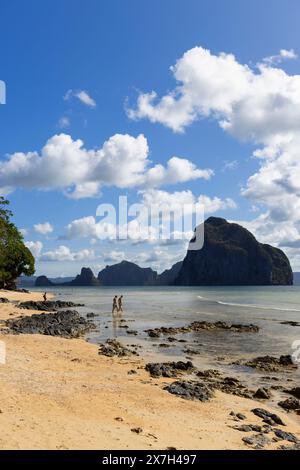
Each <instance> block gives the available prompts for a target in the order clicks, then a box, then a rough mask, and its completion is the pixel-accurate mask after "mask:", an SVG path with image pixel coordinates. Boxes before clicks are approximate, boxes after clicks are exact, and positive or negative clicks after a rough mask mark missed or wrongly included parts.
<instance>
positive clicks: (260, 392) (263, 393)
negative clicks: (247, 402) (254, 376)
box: [253, 387, 272, 400]
mask: <svg viewBox="0 0 300 470" xmlns="http://www.w3.org/2000/svg"><path fill="white" fill-rule="evenodd" d="M271 396H272V395H271V393H270V392H269V390H268V389H267V388H264V387H261V388H258V389H257V390H256V392H255V394H254V395H253V398H260V399H262V400H269V399H270V398H271Z"/></svg>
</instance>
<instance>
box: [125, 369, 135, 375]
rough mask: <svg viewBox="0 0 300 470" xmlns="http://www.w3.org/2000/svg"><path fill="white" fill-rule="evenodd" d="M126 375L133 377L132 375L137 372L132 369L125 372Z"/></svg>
mask: <svg viewBox="0 0 300 470" xmlns="http://www.w3.org/2000/svg"><path fill="white" fill-rule="evenodd" d="M127 374H128V375H134V374H137V371H136V370H134V369H131V370H129V371H128V372H127Z"/></svg>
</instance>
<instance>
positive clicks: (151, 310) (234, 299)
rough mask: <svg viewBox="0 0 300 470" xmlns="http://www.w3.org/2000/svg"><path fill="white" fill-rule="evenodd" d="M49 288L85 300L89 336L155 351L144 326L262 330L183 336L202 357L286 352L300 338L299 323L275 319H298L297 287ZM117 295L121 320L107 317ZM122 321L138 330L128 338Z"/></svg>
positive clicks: (299, 299) (63, 296) (299, 300)
mask: <svg viewBox="0 0 300 470" xmlns="http://www.w3.org/2000/svg"><path fill="white" fill-rule="evenodd" d="M40 290H41V289H40ZM51 291H52V292H53V293H55V295H56V296H57V298H60V299H66V300H73V301H74V302H80V303H84V304H85V307H82V308H79V309H78V310H79V311H80V312H81V313H82V314H86V313H88V312H94V313H96V314H98V315H99V316H97V317H96V318H95V319H94V322H95V323H96V325H97V331H95V332H93V333H92V334H90V335H89V340H90V341H93V342H100V341H103V340H105V339H107V338H111V337H118V338H123V339H124V340H125V339H126V340H127V341H129V342H131V343H133V342H134V343H136V342H140V341H142V342H144V343H145V345H146V346H147V347H146V351H148V352H151V350H152V352H153V351H156V350H157V346H155V347H156V350H155V349H154V350H153V347H154V346H153V345H154V344H155V343H158V344H159V343H161V342H163V341H164V339H158V340H153V338H148V336H147V334H146V333H144V330H145V329H147V328H154V327H157V326H173V325H174V326H179V325H186V324H188V323H190V322H192V321H195V320H207V321H217V320H224V321H228V322H238V323H255V324H257V325H258V326H260V328H261V330H260V332H259V333H257V334H251V333H231V332H228V331H220V332H212V333H209V332H206V331H203V332H199V333H191V334H185V335H182V338H184V339H185V340H188V343H189V344H192V343H193V344H194V345H196V346H197V347H199V348H201V356H202V357H203V358H204V357H211V356H214V357H216V356H219V355H224V354H225V355H228V356H230V357H233V358H235V357H240V356H243V357H246V356H253V355H263V354H273V355H277V354H291V353H292V349H291V345H292V343H293V341H295V340H297V339H300V327H293V326H290V325H282V324H281V323H280V322H281V321H285V320H293V321H299V322H300V286H283V287H100V288H99V287H77V288H71V287H55V288H51ZM120 294H123V296H124V313H123V320H124V319H125V320H126V322H124V321H123V322H120V318H117V317H112V315H111V304H112V298H113V296H114V295H120ZM122 323H123V324H127V325H128V326H129V328H130V329H134V330H137V331H138V336H131V337H129V335H128V334H127V333H126V329H125V328H122V327H121V326H122ZM152 346H153V347H152ZM174 348H175V346H174V347H173V345H172V348H168V350H165V351H164V352H163V353H164V355H168V356H170V355H172V354H174V353H175V352H176V354H177V353H178V346H177V347H176V350H175V351H174Z"/></svg>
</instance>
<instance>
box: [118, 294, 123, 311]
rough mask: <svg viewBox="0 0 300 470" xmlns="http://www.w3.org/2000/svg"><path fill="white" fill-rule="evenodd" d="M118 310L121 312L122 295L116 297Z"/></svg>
mask: <svg viewBox="0 0 300 470" xmlns="http://www.w3.org/2000/svg"><path fill="white" fill-rule="evenodd" d="M118 312H123V295H120V297H119V298H118Z"/></svg>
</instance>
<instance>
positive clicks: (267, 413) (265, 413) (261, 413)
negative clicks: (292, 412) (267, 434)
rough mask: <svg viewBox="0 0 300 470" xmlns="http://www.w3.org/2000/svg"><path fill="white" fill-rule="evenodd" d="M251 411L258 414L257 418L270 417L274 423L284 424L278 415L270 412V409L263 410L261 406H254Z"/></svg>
mask: <svg viewBox="0 0 300 470" xmlns="http://www.w3.org/2000/svg"><path fill="white" fill-rule="evenodd" d="M251 411H252V413H254V414H255V415H256V416H259V418H262V419H267V418H271V419H272V420H273V421H274V423H276V424H280V425H282V426H285V424H284V422H283V421H282V419H281V418H280V417H279V416H278V415H276V414H275V413H270V411H267V410H264V409H263V408H254V409H253V410H251Z"/></svg>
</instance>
